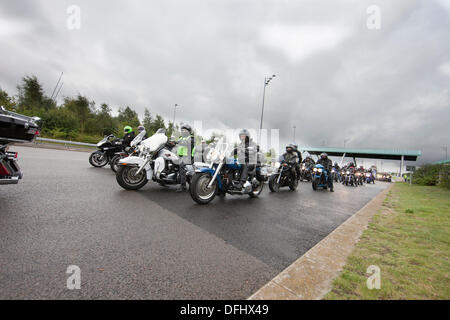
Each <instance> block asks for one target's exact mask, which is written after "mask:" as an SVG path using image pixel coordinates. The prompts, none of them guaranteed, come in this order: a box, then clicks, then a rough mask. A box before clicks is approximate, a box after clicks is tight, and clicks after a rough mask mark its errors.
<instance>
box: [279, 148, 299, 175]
mask: <svg viewBox="0 0 450 320" xmlns="http://www.w3.org/2000/svg"><path fill="white" fill-rule="evenodd" d="M295 150H296V149H295V146H294V145H293V144H288V145H287V146H286V152H285V153H284V154H283V155H282V156H281V159H280V160H281V162H286V163H288V164H290V165H292V171H293V172H292V173H293V174H294V176H295V178H296V179H298V178H299V177H300V172H298V171H300V168H298V170H297V167H298V156H297V153H296V152H295Z"/></svg>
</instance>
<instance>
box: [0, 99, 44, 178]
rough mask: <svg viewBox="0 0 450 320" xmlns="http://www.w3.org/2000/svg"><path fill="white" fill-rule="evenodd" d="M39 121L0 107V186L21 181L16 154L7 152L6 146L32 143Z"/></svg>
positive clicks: (37, 133) (37, 131) (36, 118)
mask: <svg viewBox="0 0 450 320" xmlns="http://www.w3.org/2000/svg"><path fill="white" fill-rule="evenodd" d="M40 120H41V119H40V118H38V117H32V118H31V117H28V116H25V115H22V114H18V113H15V112H11V111H7V110H6V109H5V108H4V107H3V106H1V107H0V185H6V184H17V183H18V182H19V180H20V179H22V176H23V174H22V172H21V170H20V167H19V164H18V163H17V158H18V154H17V152H12V151H9V149H8V148H9V147H8V145H9V144H10V143H17V142H19V143H22V142H31V141H33V140H34V139H35V138H36V136H38V135H39V130H40V129H39V127H40Z"/></svg>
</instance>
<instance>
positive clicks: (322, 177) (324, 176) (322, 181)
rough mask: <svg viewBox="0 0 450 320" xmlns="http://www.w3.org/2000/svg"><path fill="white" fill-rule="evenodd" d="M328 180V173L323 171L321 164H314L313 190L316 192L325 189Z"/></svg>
mask: <svg viewBox="0 0 450 320" xmlns="http://www.w3.org/2000/svg"><path fill="white" fill-rule="evenodd" d="M328 179H331V177H330V176H329V174H328V171H327V170H325V168H324V166H322V165H321V164H316V165H315V166H314V168H313V172H312V188H313V189H314V190H317V189H319V188H323V189H327V188H328Z"/></svg>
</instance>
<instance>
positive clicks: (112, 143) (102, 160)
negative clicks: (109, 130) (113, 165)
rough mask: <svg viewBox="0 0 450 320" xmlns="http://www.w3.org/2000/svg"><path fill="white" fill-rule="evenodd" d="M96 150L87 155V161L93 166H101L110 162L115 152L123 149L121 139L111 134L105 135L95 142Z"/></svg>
mask: <svg viewBox="0 0 450 320" xmlns="http://www.w3.org/2000/svg"><path fill="white" fill-rule="evenodd" d="M97 149H98V150H97V151H94V152H92V153H91V155H90V156H89V163H90V164H91V165H92V166H93V167H97V168H101V167H104V166H106V165H107V164H108V163H110V162H111V159H112V158H113V157H114V156H115V155H116V152H120V151H123V150H124V147H123V145H122V141H121V139H117V138H116V137H115V136H114V135H113V134H110V135H109V136H105V137H104V138H103V139H102V140H101V141H100V142H99V143H97Z"/></svg>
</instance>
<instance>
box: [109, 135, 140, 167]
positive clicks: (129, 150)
mask: <svg viewBox="0 0 450 320" xmlns="http://www.w3.org/2000/svg"><path fill="white" fill-rule="evenodd" d="M146 134H147V132H146V131H145V130H143V131H141V132H140V133H139V134H138V135H137V136H136V137H135V138H134V139H133V141H131V143H130V146H129V147H126V148H125V149H124V150H123V151H120V152H116V153H115V154H114V156H113V157H112V158H111V161H110V162H109V165H110V167H111V170H112V171H114V172H117V169H118V164H119V160H120V159H123V158H126V157H128V156H129V155H133V154H134V155H137V153H138V150H137V148H136V147H137V146H138V145H139V143H141V142H142V140H144V137H145V135H146Z"/></svg>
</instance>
